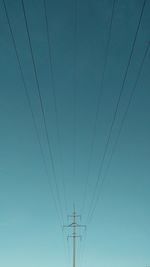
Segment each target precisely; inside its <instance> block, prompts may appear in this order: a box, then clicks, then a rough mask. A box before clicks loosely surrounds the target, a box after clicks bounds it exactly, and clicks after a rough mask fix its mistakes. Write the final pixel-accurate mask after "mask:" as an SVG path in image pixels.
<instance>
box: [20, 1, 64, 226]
mask: <svg viewBox="0 0 150 267" xmlns="http://www.w3.org/2000/svg"><path fill="white" fill-rule="evenodd" d="M21 4H22V10H23V15H24V20H25V26H26V31H27V36H28V41H29V48H30V53H31V59H32V63H33V70H34V75H35V81H36V87H37V92H38V97H39V101H40V107H41V112H42V117H43V123H44V129H45V135H46V140H47V145H48V151H49V156H50V161H51V166H52V172H53V178H54V182H55V186H56V193H57V199H58V205H59V208H60V214H61V218H62V221H63V210H62V204H61V200H60V194H59V188H58V182H57V176H56V170H55V165H54V159H53V153H52V148H51V144H50V140H49V134H48V128H47V123H46V117H45V110H44V105H43V100H42V95H41V89H40V84H39V79H38V74H37V68H36V63H35V58H34V53H33V48H32V43H31V37H30V32H29V26H28V21H27V16H26V11H25V6H24V1H23V0H21Z"/></svg>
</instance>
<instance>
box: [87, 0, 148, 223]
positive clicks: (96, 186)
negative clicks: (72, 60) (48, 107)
mask: <svg viewBox="0 0 150 267" xmlns="http://www.w3.org/2000/svg"><path fill="white" fill-rule="evenodd" d="M145 4H146V0H144V1H143V4H142V9H141V12H140V17H139V21H138V25H137V28H136V32H135V36H134V39H133V43H132V47H131V52H130V55H129V59H128V63H127V67H126V70H125V74H124V78H123V82H122V86H121V89H120V92H119V96H118V100H117V104H116V108H115V112H114V114H113V119H112V122H111V125H110V130H109V133H108V138H107V142H106V145H105V150H104V154H103V157H102V160H101V163H100V167H99V171H98V178H97V180H96V185H95V188H94V191H93V196H92V201H91V205H90V208H89V213H88V217H87V220H89V218H90V217H91V216H92V215H93V210H95V208H93V205H95V206H96V204H97V197H96V192H97V190H98V186H99V182H100V177H101V174H102V170H103V165H104V162H105V158H106V154H107V151H108V147H109V144H110V140H111V135H112V131H113V127H114V124H115V121H116V117H117V114H118V109H119V105H120V101H121V97H122V94H123V91H124V86H125V82H126V79H127V74H128V70H129V66H130V64H131V59H132V55H133V51H134V48H135V43H136V40H137V35H138V32H139V28H140V25H141V20H142V16H143V12H144V8H145ZM94 202H95V204H94Z"/></svg>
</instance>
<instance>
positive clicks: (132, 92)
mask: <svg viewBox="0 0 150 267" xmlns="http://www.w3.org/2000/svg"><path fill="white" fill-rule="evenodd" d="M149 47H150V42H148V44H147V46H146V49H145V52H144V56H143V58H142V61H141V64H140V67H139V70H138V74H137V77H136V80H135V83H134V85H133V87H132V90H131V93H130V97H129V101H128V104H127V107H126V109H125V112H124V114H123V117H122V120H121V123H120V127H119V131H118V134H117V137H116V140H115V143H114V145H113V148H112V152H111V155H110V158H109V161H108V164H107V169H106V172H105V175H104V176H103V177H102V181H101V187H100V189H101V191H102V188H103V184H104V181H105V179H106V174H107V171H108V169H109V166H110V164H111V161H112V158H113V155H114V153H115V150H116V147H117V144H118V141H119V138H120V135H121V132H122V129H123V126H124V123H125V120H126V117H127V114H128V111H129V108H130V106H131V103H132V100H133V97H134V94H135V90H136V87H137V84H138V82H139V78H140V76H141V73H142V70H143V66H144V63H145V59H146V56H147V54H148V51H149ZM99 198H100V193H99V195H97V202H98V201H99ZM95 209H96V205H95V206H94V209H93V211H92V214H91V217H92V215H93V213H94V211H95Z"/></svg>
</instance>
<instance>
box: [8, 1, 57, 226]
mask: <svg viewBox="0 0 150 267" xmlns="http://www.w3.org/2000/svg"><path fill="white" fill-rule="evenodd" d="M3 7H4V10H5V15H6V19H7V23H8V27H9V30H10V35H11V39H12V43H13V47H14V51H15V55H16V58H17V62H18V66H19V71H20V76H21V80H22V83H23V87H24V90H25V95H26V99H27V102H28V106H29V109H30V112H31V116H32V121H33V126H34V129H35V133H36V136H37V141H38V143H39V146H40V152H41V157H42V160H43V163H44V166H45V171H46V175H47V177H48V176H49V175H48V170H47V164H46V160H45V156H44V153H43V148H42V144H41V140H40V136H39V133H38V128H37V124H36V119H35V115H34V112H33V109H32V104H31V100H30V96H29V93H28V87H27V84H26V80H25V77H24V72H23V69H22V64H21V61H20V56H19V53H18V49H17V44H16V40H15V37H14V33H13V29H12V26H11V22H10V19H9V15H8V11H7V7H6V3H5V0H3ZM48 182H49V179H48ZM50 190H51V193H52V197H53V200H54V203H55V208H56V213H57V215H58V218H59V220H60V222H61V219H60V215H59V212H58V207H57V202H56V199H55V196H54V192H53V190H52V186H51V184H50Z"/></svg>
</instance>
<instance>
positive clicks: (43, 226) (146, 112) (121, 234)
mask: <svg viewBox="0 0 150 267" xmlns="http://www.w3.org/2000/svg"><path fill="white" fill-rule="evenodd" d="M47 2H48V8H47V13H48V20H49V28H50V38H51V48H52V60H53V62H52V64H53V71H54V80H55V89H56V90H55V91H56V101H57V109H58V123H57V120H56V114H55V108H54V98H53V94H52V79H51V75H50V70H49V58H48V43H47V38H46V25H45V18H44V8H43V1H42V0H41V1H40V0H38V1H37V0H33V1H31V0H25V9H26V14H27V19H28V23H29V30H30V34H31V41H32V45H33V52H34V56H35V61H36V66H37V72H38V78H39V83H40V88H41V93H42V99H43V103H44V109H45V113H46V121H47V126H48V131H49V138H50V142H51V146H52V151H53V156H54V163H55V168H56V173H57V179H58V180H57V181H58V186H59V192H60V199H61V204H62V209H63V217H64V222H65V223H68V219H67V215H68V214H70V213H71V212H72V209H73V202H75V205H76V210H77V212H78V213H79V214H80V213H81V212H82V206H83V200H84V192H85V186H86V178H87V172H88V166H89V164H90V176H89V183H88V187H87V199H86V205H85V209H84V212H83V214H81V215H82V223H83V224H84V223H86V218H87V214H88V210H89V205H90V202H91V198H92V192H93V189H94V185H95V183H96V179H97V174H98V169H99V166H100V160H101V158H102V155H103V153H104V147H105V144H106V140H107V135H108V131H109V127H110V123H111V121H112V117H113V113H114V110H115V106H116V101H117V97H118V94H119V90H120V87H121V85H122V81H123V76H124V72H125V69H126V66H127V61H128V57H129V54H130V51H131V46H132V42H133V38H134V35H135V31H136V27H137V23H138V19H139V15H140V11H141V7H142V3H143V1H142V0H116V3H115V10H114V19H113V24H112V34H111V41H110V47H109V52H108V62H107V67H106V72H105V77H104V86H103V94H102V98H101V105H100V110H99V114H98V123H97V128H96V136H95V142H94V148H93V153H92V157H91V161H89V155H90V151H91V150H90V148H91V142H92V138H93V134H94V121H95V116H96V106H97V97H98V92H99V90H100V81H101V77H102V71H103V66H104V60H105V50H106V42H107V36H108V30H109V22H110V16H111V10H112V3H113V2H112V0H86V1H85V0H78V1H77V2H78V8H77V44H76V45H75V42H74V40H75V38H74V33H75V23H74V14H75V13H74V8H75V6H74V1H69V0H55V1H54V0H49V1H47ZM6 6H7V10H8V14H9V17H10V21H11V25H12V29H13V32H14V36H15V39H16V43H17V48H18V51H19V56H20V60H21V64H22V68H23V72H24V75H25V79H26V82H27V85H28V90H29V95H30V99H31V102H32V108H33V111H34V114H35V117H36V123H37V127H38V132H39V135H40V140H41V143H42V148H43V153H44V157H45V159H46V165H47V169H48V174H49V177H47V175H46V172H45V165H44V164H43V160H42V156H41V151H40V147H39V144H38V141H37V136H36V132H35V129H34V125H33V121H32V117H31V113H30V110H29V106H28V102H27V99H26V95H25V91H24V87H23V84H22V80H21V77H20V72H19V68H18V63H17V60H16V55H15V52H14V48H13V43H12V39H11V35H10V31H9V27H8V24H7V20H6V15H5V11H4V7H3V2H2V0H1V1H0V33H1V34H0V62H1V63H0V73H1V75H0V125H1V130H0V266H3V267H10V266H11V267H20V266H21V267H43V266H44V267H48V266H52V267H58V266H61V267H65V266H71V257H70V256H71V241H69V243H68V244H67V241H66V236H67V234H68V233H67V231H65V233H64V234H62V229H61V222H60V221H59V219H58V216H57V215H58V214H57V212H56V209H55V203H54V199H53V197H52V195H51V190H50V188H49V181H51V182H52V186H53V190H54V191H56V190H55V187H54V182H53V176H52V168H51V163H50V161H49V155H48V149H47V142H46V137H45V131H44V125H43V119H42V115H41V109H40V105H39V98H38V94H37V88H36V83H35V77H34V72H33V65H32V61H31V54H30V50H29V43H28V39H27V33H26V28H25V23H24V17H23V12H22V8H21V1H20V0H14V1H12V0H6ZM149 39H150V1H149V0H147V3H146V6H145V9H144V13H143V17H142V22H141V26H140V29H139V33H138V36H137V41H136V45H135V49H134V53H133V57H132V61H131V65H130V68H129V72H128V75H127V81H126V84H125V88H124V93H123V96H122V98H121V103H120V106H119V112H118V115H117V120H116V123H115V127H114V129H113V134H112V137H111V142H110V146H109V150H108V153H107V157H106V160H105V164H104V173H105V170H107V176H106V179H105V183H104V186H103V188H102V195H101V196H102V198H100V200H99V202H98V203H97V206H96V210H95V212H94V215H93V218H92V221H91V222H90V223H89V224H87V238H86V239H84V238H83V241H82V242H80V241H78V265H77V266H82V267H84V266H86V267H91V266H93V267H99V266H101V267H106V266H109V267H127V266H128V267H131V266H132V267H145V266H146V265H150V247H149V239H150V178H149V173H150V138H149V136H150V74H149V73H150V71H149V70H150V52H148V54H147V57H146V60H145V63H144V66H143V69H142V73H141V76H140V79H139V82H138V84H137V87H136V91H135V94H134V98H133V101H132V104H131V106H130V109H129V112H128V114H127V117H126V120H125V123H124V126H123V129H122V132H121V135H120V138H119V141H118V144H117V147H116V150H115V153H114V155H113V158H112V161H111V164H110V166H109V168H108V169H107V165H108V161H109V157H110V154H111V149H112V145H113V143H114V141H115V138H116V136H117V132H118V129H119V128H118V127H119V125H120V122H121V119H122V116H123V113H124V110H125V109H126V106H127V103H128V100H129V96H130V92H131V90H132V87H133V85H134V82H135V80H136V77H137V73H138V70H139V66H140V64H141V61H142V58H143V55H144V52H145V49H146V46H147V43H148V41H149ZM75 49H77V86H76V125H75V124H74V82H75V81H74V60H73V58H74V51H75ZM57 126H58V127H59V132H60V140H58V134H57ZM74 129H75V130H74ZM74 136H76V138H75V139H76V142H74ZM75 143H76V145H75ZM75 151H76V152H75ZM74 154H75V155H76V156H75V158H74ZM74 162H75V174H74V171H73V169H74V167H73V166H74ZM62 181H64V187H65V190H64V187H63V182H62ZM65 198H66V201H67V205H65ZM67 247H69V249H68V250H69V252H67ZM83 252H84V253H83ZM68 254H69V255H68ZM82 255H83V256H82ZM81 263H82V264H81Z"/></svg>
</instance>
